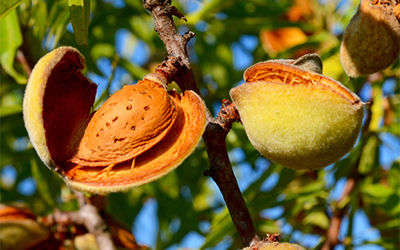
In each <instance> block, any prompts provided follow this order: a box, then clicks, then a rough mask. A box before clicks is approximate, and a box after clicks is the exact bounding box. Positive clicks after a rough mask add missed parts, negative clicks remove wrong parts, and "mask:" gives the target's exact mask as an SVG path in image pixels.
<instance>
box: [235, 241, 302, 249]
mask: <svg viewBox="0 0 400 250" xmlns="http://www.w3.org/2000/svg"><path fill="white" fill-rule="evenodd" d="M242 250H304V248H303V247H302V246H299V245H297V244H290V243H279V242H266V243H262V244H260V245H258V246H255V247H253V246H250V247H246V248H243V249H242Z"/></svg>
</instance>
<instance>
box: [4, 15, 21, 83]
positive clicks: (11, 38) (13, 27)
mask: <svg viewBox="0 0 400 250" xmlns="http://www.w3.org/2000/svg"><path fill="white" fill-rule="evenodd" d="M0 34H1V36H0V63H1V66H2V67H3V69H4V70H5V71H6V72H7V73H8V74H9V75H10V76H11V77H13V78H14V80H15V81H16V82H18V83H21V84H23V83H26V82H27V78H26V77H25V76H24V75H22V74H20V73H18V72H17V71H16V70H15V69H14V59H15V55H16V53H17V49H18V47H19V46H21V44H22V34H21V30H20V27H19V23H18V16H17V11H16V10H13V11H11V12H10V13H9V14H8V15H7V16H5V17H4V18H1V19H0Z"/></svg>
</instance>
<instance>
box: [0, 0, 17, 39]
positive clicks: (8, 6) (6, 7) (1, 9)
mask: <svg viewBox="0 0 400 250" xmlns="http://www.w3.org/2000/svg"><path fill="white" fill-rule="evenodd" d="M21 2H22V0H1V1H0V19H1V18H3V17H4V16H6V15H7V14H8V13H9V12H10V11H12V10H13V9H14V8H16V7H17V6H18V5H20V4H21ZM3 34H4V33H3Z"/></svg>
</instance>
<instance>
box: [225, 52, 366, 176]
mask: <svg viewBox="0 0 400 250" xmlns="http://www.w3.org/2000/svg"><path fill="white" fill-rule="evenodd" d="M244 77H245V80H246V82H245V83H244V84H242V85H240V86H238V87H236V88H233V89H232V90H231V91H230V95H231V98H232V100H233V102H234V103H235V105H236V107H237V109H238V111H239V114H240V118H241V121H242V123H243V126H244V128H245V130H246V134H247V136H248V138H249V140H250V142H251V143H252V144H253V146H254V148H256V149H257V150H258V151H259V152H260V153H261V154H262V155H264V156H265V157H267V158H268V159H270V160H273V161H275V162H277V163H279V164H281V165H284V166H286V167H290V168H294V169H315V168H321V167H325V166H327V165H329V164H331V163H333V162H335V161H337V160H339V159H340V158H341V157H342V156H343V155H344V154H346V153H347V152H348V151H349V150H350V149H351V147H352V146H353V144H354V142H355V140H356V138H357V136H358V133H359V130H360V126H361V122H362V117H363V108H362V107H363V104H362V102H361V101H360V99H359V98H358V97H357V96H356V95H355V94H353V93H351V92H350V91H349V90H348V89H346V88H345V87H344V86H343V85H341V84H340V83H338V82H336V81H334V80H332V79H330V78H327V77H324V76H323V75H321V74H318V73H315V72H312V71H307V70H305V69H304V68H301V67H298V66H296V65H293V62H292V61H288V60H279V61H268V62H263V63H258V64H256V65H254V66H252V67H250V68H249V69H248V70H247V71H246V72H245V75H244Z"/></svg>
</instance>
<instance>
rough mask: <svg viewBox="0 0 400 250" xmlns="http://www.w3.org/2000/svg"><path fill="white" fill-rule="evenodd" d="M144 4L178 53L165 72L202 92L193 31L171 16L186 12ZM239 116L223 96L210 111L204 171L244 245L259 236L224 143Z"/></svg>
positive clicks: (165, 1)
mask: <svg viewBox="0 0 400 250" xmlns="http://www.w3.org/2000/svg"><path fill="white" fill-rule="evenodd" d="M143 6H144V8H145V9H147V10H148V11H150V13H151V14H152V16H153V19H154V29H155V31H156V32H157V33H158V35H159V36H160V38H161V40H162V41H163V42H164V44H165V47H166V49H167V52H168V55H169V57H171V56H172V57H175V58H176V59H177V61H178V63H174V64H169V65H170V67H177V69H173V70H166V68H165V67H164V68H163V70H162V71H163V72H164V73H166V72H174V76H173V77H171V75H170V74H168V73H166V75H168V77H167V78H168V79H169V78H170V79H172V80H175V81H176V82H177V83H178V85H179V87H180V88H181V89H182V90H193V91H195V92H196V93H198V94H200V92H199V89H198V87H197V84H196V81H195V79H194V76H193V72H192V70H191V67H190V61H189V57H188V54H187V50H186V45H187V42H188V41H189V40H190V39H191V38H192V37H193V36H194V33H193V32H191V31H189V32H187V33H186V34H184V35H180V34H179V33H178V31H177V29H176V26H175V23H174V21H173V19H172V16H177V17H179V18H181V19H184V20H186V19H185V18H184V17H183V14H182V13H181V12H179V11H178V10H177V9H176V8H175V7H174V6H172V5H171V0H143ZM237 120H239V115H238V113H237V111H236V109H235V107H234V105H232V104H230V103H229V102H228V101H226V100H223V102H222V108H221V110H220V112H219V114H218V116H217V117H216V118H214V117H212V115H211V113H210V112H209V111H208V112H207V121H208V123H207V127H206V131H205V133H204V135H203V139H204V142H205V145H206V149H207V154H208V159H209V164H210V169H209V170H208V171H206V172H205V174H206V175H209V176H211V177H212V178H213V180H214V181H215V183H216V184H217V185H218V187H219V189H220V191H221V193H222V195H223V197H224V200H225V203H226V205H227V207H228V210H229V213H230V215H231V218H232V221H233V224H234V225H235V227H236V230H237V232H238V233H239V236H240V238H241V241H242V245H243V246H249V245H250V244H251V243H252V242H253V241H256V240H258V236H257V235H256V232H255V228H254V225H253V222H252V219H251V216H250V213H249V211H248V209H247V207H246V203H245V201H244V199H243V196H242V194H241V192H240V189H239V186H238V184H237V181H236V178H235V175H234V174H233V171H232V165H231V163H230V160H229V157H228V153H227V150H226V144H225V139H226V135H227V133H228V132H229V130H230V128H231V126H232V123H233V122H234V121H237Z"/></svg>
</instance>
